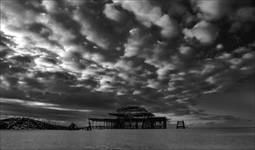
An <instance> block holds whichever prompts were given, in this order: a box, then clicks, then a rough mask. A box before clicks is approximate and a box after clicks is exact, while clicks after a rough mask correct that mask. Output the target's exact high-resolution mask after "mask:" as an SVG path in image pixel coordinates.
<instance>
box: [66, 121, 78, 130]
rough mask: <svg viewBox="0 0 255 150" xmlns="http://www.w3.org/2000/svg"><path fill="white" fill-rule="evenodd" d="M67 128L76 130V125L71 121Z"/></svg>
mask: <svg viewBox="0 0 255 150" xmlns="http://www.w3.org/2000/svg"><path fill="white" fill-rule="evenodd" d="M68 129H69V130H76V129H78V126H77V125H76V124H74V123H71V124H70V125H69V127H68Z"/></svg>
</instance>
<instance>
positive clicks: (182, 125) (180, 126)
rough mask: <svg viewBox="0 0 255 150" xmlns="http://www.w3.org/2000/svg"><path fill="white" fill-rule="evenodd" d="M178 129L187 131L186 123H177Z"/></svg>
mask: <svg viewBox="0 0 255 150" xmlns="http://www.w3.org/2000/svg"><path fill="white" fill-rule="evenodd" d="M176 129H185V124H184V121H183V120H182V121H177V124H176Z"/></svg>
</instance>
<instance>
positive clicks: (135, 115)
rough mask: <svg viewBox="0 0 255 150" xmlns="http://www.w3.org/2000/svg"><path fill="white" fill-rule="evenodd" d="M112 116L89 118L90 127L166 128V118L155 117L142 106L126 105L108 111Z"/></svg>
mask: <svg viewBox="0 0 255 150" xmlns="http://www.w3.org/2000/svg"><path fill="white" fill-rule="evenodd" d="M109 115H110V116H113V117H112V118H110V117H109V118H89V126H91V128H92V129H95V128H96V129H166V127H167V124H166V122H167V118H166V117H156V116H155V115H154V114H153V113H151V112H149V111H147V110H146V109H145V108H143V107H138V106H127V107H122V108H119V109H117V110H116V112H113V113H109Z"/></svg>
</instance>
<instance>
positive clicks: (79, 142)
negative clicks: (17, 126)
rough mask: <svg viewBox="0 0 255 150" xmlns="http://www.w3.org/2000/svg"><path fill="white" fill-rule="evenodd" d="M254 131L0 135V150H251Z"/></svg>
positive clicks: (1, 133) (252, 149) (126, 131)
mask: <svg viewBox="0 0 255 150" xmlns="http://www.w3.org/2000/svg"><path fill="white" fill-rule="evenodd" d="M254 141H255V129H186V130H176V129H167V130H93V131H82V130H80V131H55V130H26V131H25V130H22V131H3V130H2V131H0V148H1V150H39V149H40V150H55V149H56V150H58V149H62V150H149V149H152V150H193V149H194V150H195V149H198V150H254V149H255V142H254Z"/></svg>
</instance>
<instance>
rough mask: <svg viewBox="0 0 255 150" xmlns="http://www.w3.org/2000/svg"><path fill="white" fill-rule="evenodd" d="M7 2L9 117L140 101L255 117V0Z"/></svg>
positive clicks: (211, 121) (4, 53)
mask: <svg viewBox="0 0 255 150" xmlns="http://www.w3.org/2000/svg"><path fill="white" fill-rule="evenodd" d="M0 7H1V9H0V11H1V20H0V23H1V31H0V33H1V43H0V108H1V109H0V113H1V117H2V118H3V117H8V116H28V117H35V118H41V119H47V120H55V121H64V122H70V121H75V122H86V119H87V118H88V117H91V116H101V117H102V116H106V115H107V113H108V112H111V111H113V110H115V109H116V108H118V107H120V106H126V105H139V106H143V107H145V108H147V109H148V110H150V111H152V112H154V113H156V114H157V115H163V116H167V117H168V118H169V119H170V122H171V121H172V122H174V121H175V120H179V119H181V120H187V122H188V123H189V124H200V123H201V124H205V125H215V124H235V123H237V124H239V125H252V124H253V125H254V122H255V120H253V119H252V116H253V115H254V113H255V112H254V109H255V96H254V95H255V94H254V93H255V90H254V89H255V88H254V79H253V76H254V75H255V51H254V48H255V3H254V1H253V0H242V1H239V0H171V1H169V0H139V1H138V0H100V1H95V0H33V1H31V0H22V1H20V0H2V1H1V5H0ZM239 106H240V107H239Z"/></svg>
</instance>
